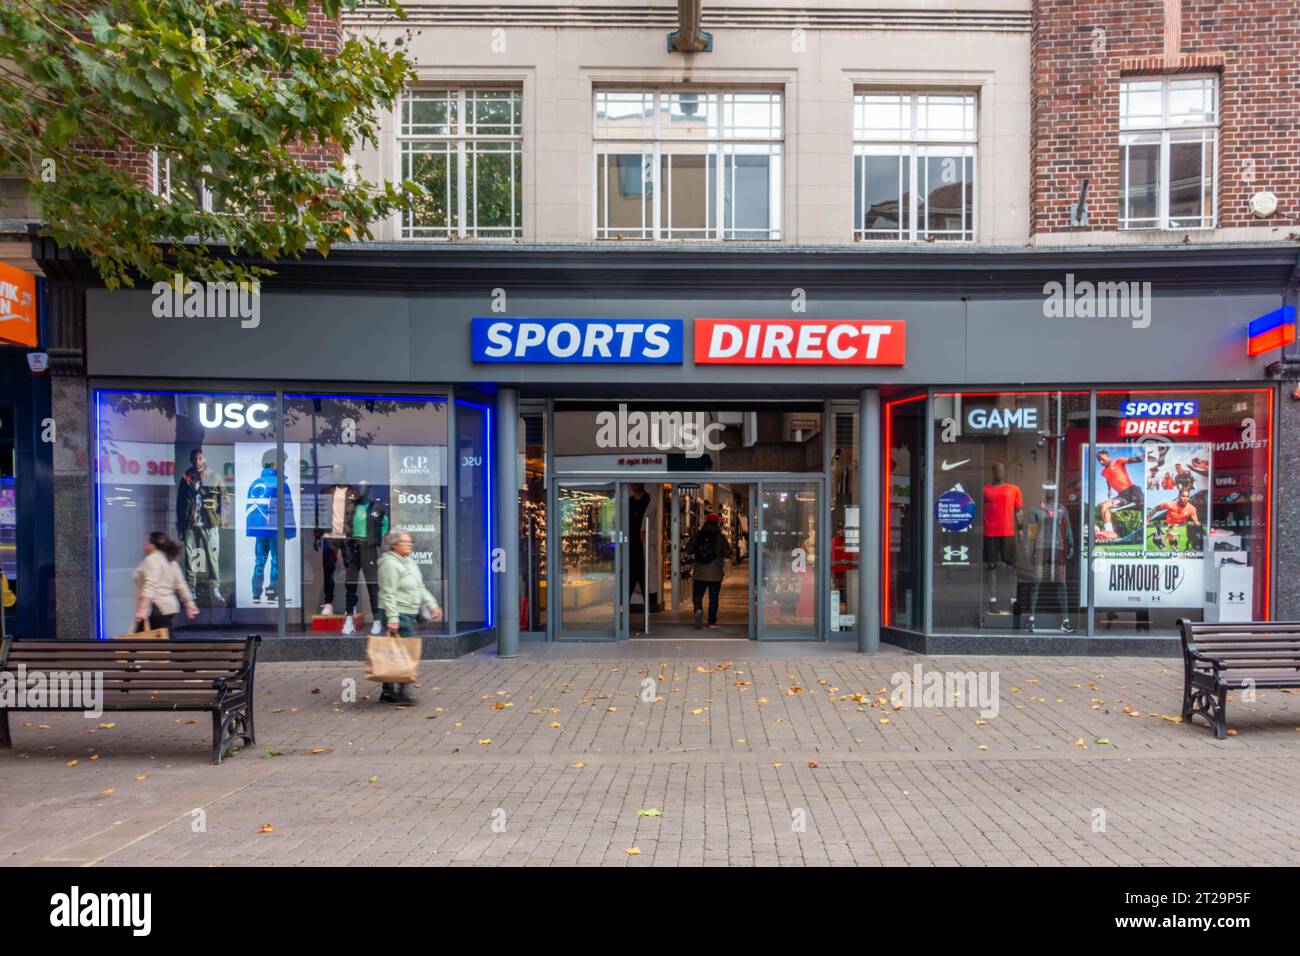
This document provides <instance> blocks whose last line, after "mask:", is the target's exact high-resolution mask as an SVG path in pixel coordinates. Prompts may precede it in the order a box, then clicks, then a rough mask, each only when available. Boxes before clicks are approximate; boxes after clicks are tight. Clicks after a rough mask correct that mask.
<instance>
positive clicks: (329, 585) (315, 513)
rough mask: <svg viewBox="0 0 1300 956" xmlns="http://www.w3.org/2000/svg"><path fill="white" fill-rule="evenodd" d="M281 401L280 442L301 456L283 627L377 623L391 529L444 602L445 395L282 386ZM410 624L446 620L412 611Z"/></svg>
mask: <svg viewBox="0 0 1300 956" xmlns="http://www.w3.org/2000/svg"><path fill="white" fill-rule="evenodd" d="M284 409H285V420H284V434H285V448H286V450H287V449H288V448H290V447H291V446H292V447H296V448H299V449H301V452H300V454H301V457H302V462H303V464H302V492H303V493H302V506H301V511H302V520H301V525H300V526H301V528H302V534H301V535H300V536H299V539H298V540H297V541H294V542H292V543H291V545H292V548H293V549H294V551H295V553H296V554H297V555H298V556H300V560H299V561H298V562H297V566H298V567H299V568H300V571H299V572H298V574H299V575H300V578H299V579H300V580H301V593H302V595H303V601H302V603H301V604H300V605H297V606H294V607H292V608H291V609H290V610H289V611H288V613H287V619H286V622H285V626H286V629H288V630H289V631H292V632H299V633H309V632H310V633H334V634H349V635H352V634H354V635H355V636H356V637H357V638H358V639H359V640H364V638H365V636H366V635H368V634H369V633H371V631H372V630H373V629H375V627H376V625H378V626H379V627H381V628H382V626H383V615H382V613H381V612H382V607H381V605H382V601H383V599H384V597H385V595H382V594H381V593H380V590H379V562H380V560H381V557H382V555H383V550H384V535H386V534H387V533H389V532H390V531H398V530H401V531H406V532H409V533H410V535H411V538H412V540H413V542H414V545H415V547H414V549H413V550H412V552H411V557H412V559H413V560H414V561H415V563H416V565H417V567H418V568H419V569H420V576H421V578H422V580H423V583H424V586H425V587H426V588H428V590H429V591H430V592H431V593H432V594H433V596H434V597H435V598H436V599H437V601H438V603H439V604H440V605H445V603H446V577H447V575H446V572H445V571H444V570H443V568H444V559H443V541H442V533H443V529H442V518H443V515H444V513H445V511H446V507H447V499H448V493H447V469H446V464H445V461H446V456H447V447H446V446H447V422H446V403H445V402H444V401H442V400H441V399H420V398H413V399H386V398H370V397H365V396H357V397H350V396H343V395H338V396H332V395H286V396H285V406H284ZM287 550H288V549H287V548H286V551H287ZM349 617H350V618H351V626H349V625H348V618H349ZM416 626H417V629H418V630H421V631H441V630H444V629H445V626H446V622H445V621H444V622H441V623H437V624H434V623H431V622H425V621H422V620H419V619H418V617H417V621H416Z"/></svg>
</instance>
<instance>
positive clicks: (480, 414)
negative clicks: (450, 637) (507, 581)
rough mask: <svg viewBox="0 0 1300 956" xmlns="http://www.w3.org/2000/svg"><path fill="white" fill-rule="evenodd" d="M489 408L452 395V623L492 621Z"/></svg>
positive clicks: (465, 626) (468, 626) (470, 626)
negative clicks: (454, 590)
mask: <svg viewBox="0 0 1300 956" xmlns="http://www.w3.org/2000/svg"><path fill="white" fill-rule="evenodd" d="M491 439H492V413H491V411H490V410H489V409H488V408H487V406H485V405H479V404H476V403H474V402H467V401H463V400H460V399H458V400H457V401H456V455H455V467H456V574H457V577H456V582H457V583H456V622H455V623H456V628H457V630H461V631H467V630H474V629H476V628H482V627H491V626H492V606H493V599H494V582H495V579H496V578H495V572H494V570H493V567H492V560H491V548H492V521H493V519H494V515H493V514H492V500H493V499H492V440H491Z"/></svg>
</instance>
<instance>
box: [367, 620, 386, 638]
mask: <svg viewBox="0 0 1300 956" xmlns="http://www.w3.org/2000/svg"><path fill="white" fill-rule="evenodd" d="M383 629H384V625H382V624H380V623H379V619H378V618H375V621H374V623H373V624H371V625H370V633H371V634H375V635H378V634H380V633H381V632H382V631H383Z"/></svg>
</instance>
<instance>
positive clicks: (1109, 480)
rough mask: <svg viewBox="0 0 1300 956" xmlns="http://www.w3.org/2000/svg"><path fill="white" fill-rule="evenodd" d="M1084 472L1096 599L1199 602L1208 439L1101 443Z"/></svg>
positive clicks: (1121, 603) (1119, 603) (1206, 523)
mask: <svg viewBox="0 0 1300 956" xmlns="http://www.w3.org/2000/svg"><path fill="white" fill-rule="evenodd" d="M1089 477H1090V480H1091V482H1092V491H1093V493H1092V495H1091V499H1092V500H1091V503H1090V505H1089V506H1088V507H1089V508H1090V509H1091V512H1092V514H1091V527H1092V535H1093V545H1092V549H1093V550H1092V554H1093V558H1092V582H1093V601H1094V603H1095V605H1096V606H1097V607H1115V608H1119V607H1128V608H1150V607H1170V608H1197V607H1201V606H1202V604H1203V603H1204V598H1205V593H1204V592H1205V588H1204V570H1203V566H1204V560H1205V529H1206V528H1208V527H1210V500H1209V498H1210V496H1209V488H1210V481H1211V469H1210V446H1209V444H1208V443H1188V444H1177V445H1175V444H1141V445H1100V446H1098V447H1097V450H1096V452H1095V453H1094V454H1093V456H1092V463H1091V469H1090V473H1089Z"/></svg>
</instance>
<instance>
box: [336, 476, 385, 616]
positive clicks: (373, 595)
mask: <svg viewBox="0 0 1300 956" xmlns="http://www.w3.org/2000/svg"><path fill="white" fill-rule="evenodd" d="M388 524H389V522H388V506H387V505H385V504H384V502H382V501H380V500H378V499H377V498H375V497H374V496H373V494H372V492H371V490H370V485H369V484H368V483H367V482H365V481H362V482H360V483H359V484H358V485H357V500H356V504H355V506H354V507H353V510H352V525H351V528H352V539H353V541H354V542H355V545H356V555H357V572H358V573H360V574H364V575H365V577H366V593H367V595H368V596H369V597H370V615H371V617H372V618H373V620H372V622H371V624H370V633H371V634H378V633H380V631H381V629H382V623H381V615H380V613H379V549H380V546H381V545H382V544H383V540H384V535H386V534H388ZM353 610H354V611H355V608H354V609H353ZM351 620H352V619H351V618H350V617H349V618H348V620H347V621H344V624H343V626H344V629H345V630H346V629H347V628H348V625H349V624H350V623H351Z"/></svg>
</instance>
